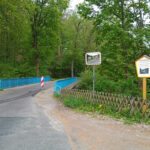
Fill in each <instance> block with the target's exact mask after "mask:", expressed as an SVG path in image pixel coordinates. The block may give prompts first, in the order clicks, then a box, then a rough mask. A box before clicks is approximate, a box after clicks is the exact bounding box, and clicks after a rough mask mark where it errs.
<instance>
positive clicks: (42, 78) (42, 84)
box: [41, 76, 44, 88]
mask: <svg viewBox="0 0 150 150" xmlns="http://www.w3.org/2000/svg"><path fill="white" fill-rule="evenodd" d="M43 87H44V77H43V76H41V88H43Z"/></svg>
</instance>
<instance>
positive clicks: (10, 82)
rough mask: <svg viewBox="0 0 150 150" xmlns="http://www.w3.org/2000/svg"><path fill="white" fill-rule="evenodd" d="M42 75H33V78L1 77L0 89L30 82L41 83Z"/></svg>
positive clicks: (45, 78)
mask: <svg viewBox="0 0 150 150" xmlns="http://www.w3.org/2000/svg"><path fill="white" fill-rule="evenodd" d="M50 79H51V78H50V77H44V81H45V82H46V81H50ZM40 82H41V77H32V78H16V79H1V80H0V89H5V88H11V87H17V86H23V85H28V84H35V83H40Z"/></svg>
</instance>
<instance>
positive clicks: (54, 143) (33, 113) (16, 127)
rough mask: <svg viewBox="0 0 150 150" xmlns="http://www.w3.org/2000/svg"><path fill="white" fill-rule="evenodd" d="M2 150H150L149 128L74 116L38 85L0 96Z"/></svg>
mask: <svg viewBox="0 0 150 150" xmlns="http://www.w3.org/2000/svg"><path fill="white" fill-rule="evenodd" d="M0 150H150V126H149V125H145V124H135V125H125V124H124V123H123V121H122V120H115V119H112V118H110V117H107V116H103V115H97V114H93V113H91V114H90V115H89V114H82V113H79V112H75V111H73V110H71V109H69V108H66V107H64V106H63V104H62V103H61V102H60V101H59V100H57V99H55V98H54V97H53V82H49V83H47V84H46V86H45V89H44V90H40V85H39V84H36V85H30V86H24V87H19V88H12V89H8V90H5V91H3V92H0Z"/></svg>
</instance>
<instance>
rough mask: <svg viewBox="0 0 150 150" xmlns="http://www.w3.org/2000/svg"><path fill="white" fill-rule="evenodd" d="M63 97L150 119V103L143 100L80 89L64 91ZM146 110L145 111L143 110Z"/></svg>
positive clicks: (62, 91)
mask: <svg viewBox="0 0 150 150" xmlns="http://www.w3.org/2000/svg"><path fill="white" fill-rule="evenodd" d="M61 97H62V98H64V97H72V98H77V99H78V98H79V99H84V100H86V101H87V102H90V103H97V104H101V105H103V106H104V107H108V106H110V109H115V111H116V112H125V113H130V114H131V115H137V113H138V114H140V115H141V116H143V115H144V116H145V117H146V118H150V101H149V100H145V101H143V100H142V99H141V98H135V97H130V96H128V97H127V96H123V95H117V94H110V93H103V92H95V93H94V94H93V93H92V91H88V90H78V89H65V88H64V89H62V90H61ZM144 107H145V108H146V109H145V111H143V108H144Z"/></svg>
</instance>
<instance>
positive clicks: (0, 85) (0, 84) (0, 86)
mask: <svg viewBox="0 0 150 150" xmlns="http://www.w3.org/2000/svg"><path fill="white" fill-rule="evenodd" d="M0 89H2V80H0Z"/></svg>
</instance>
